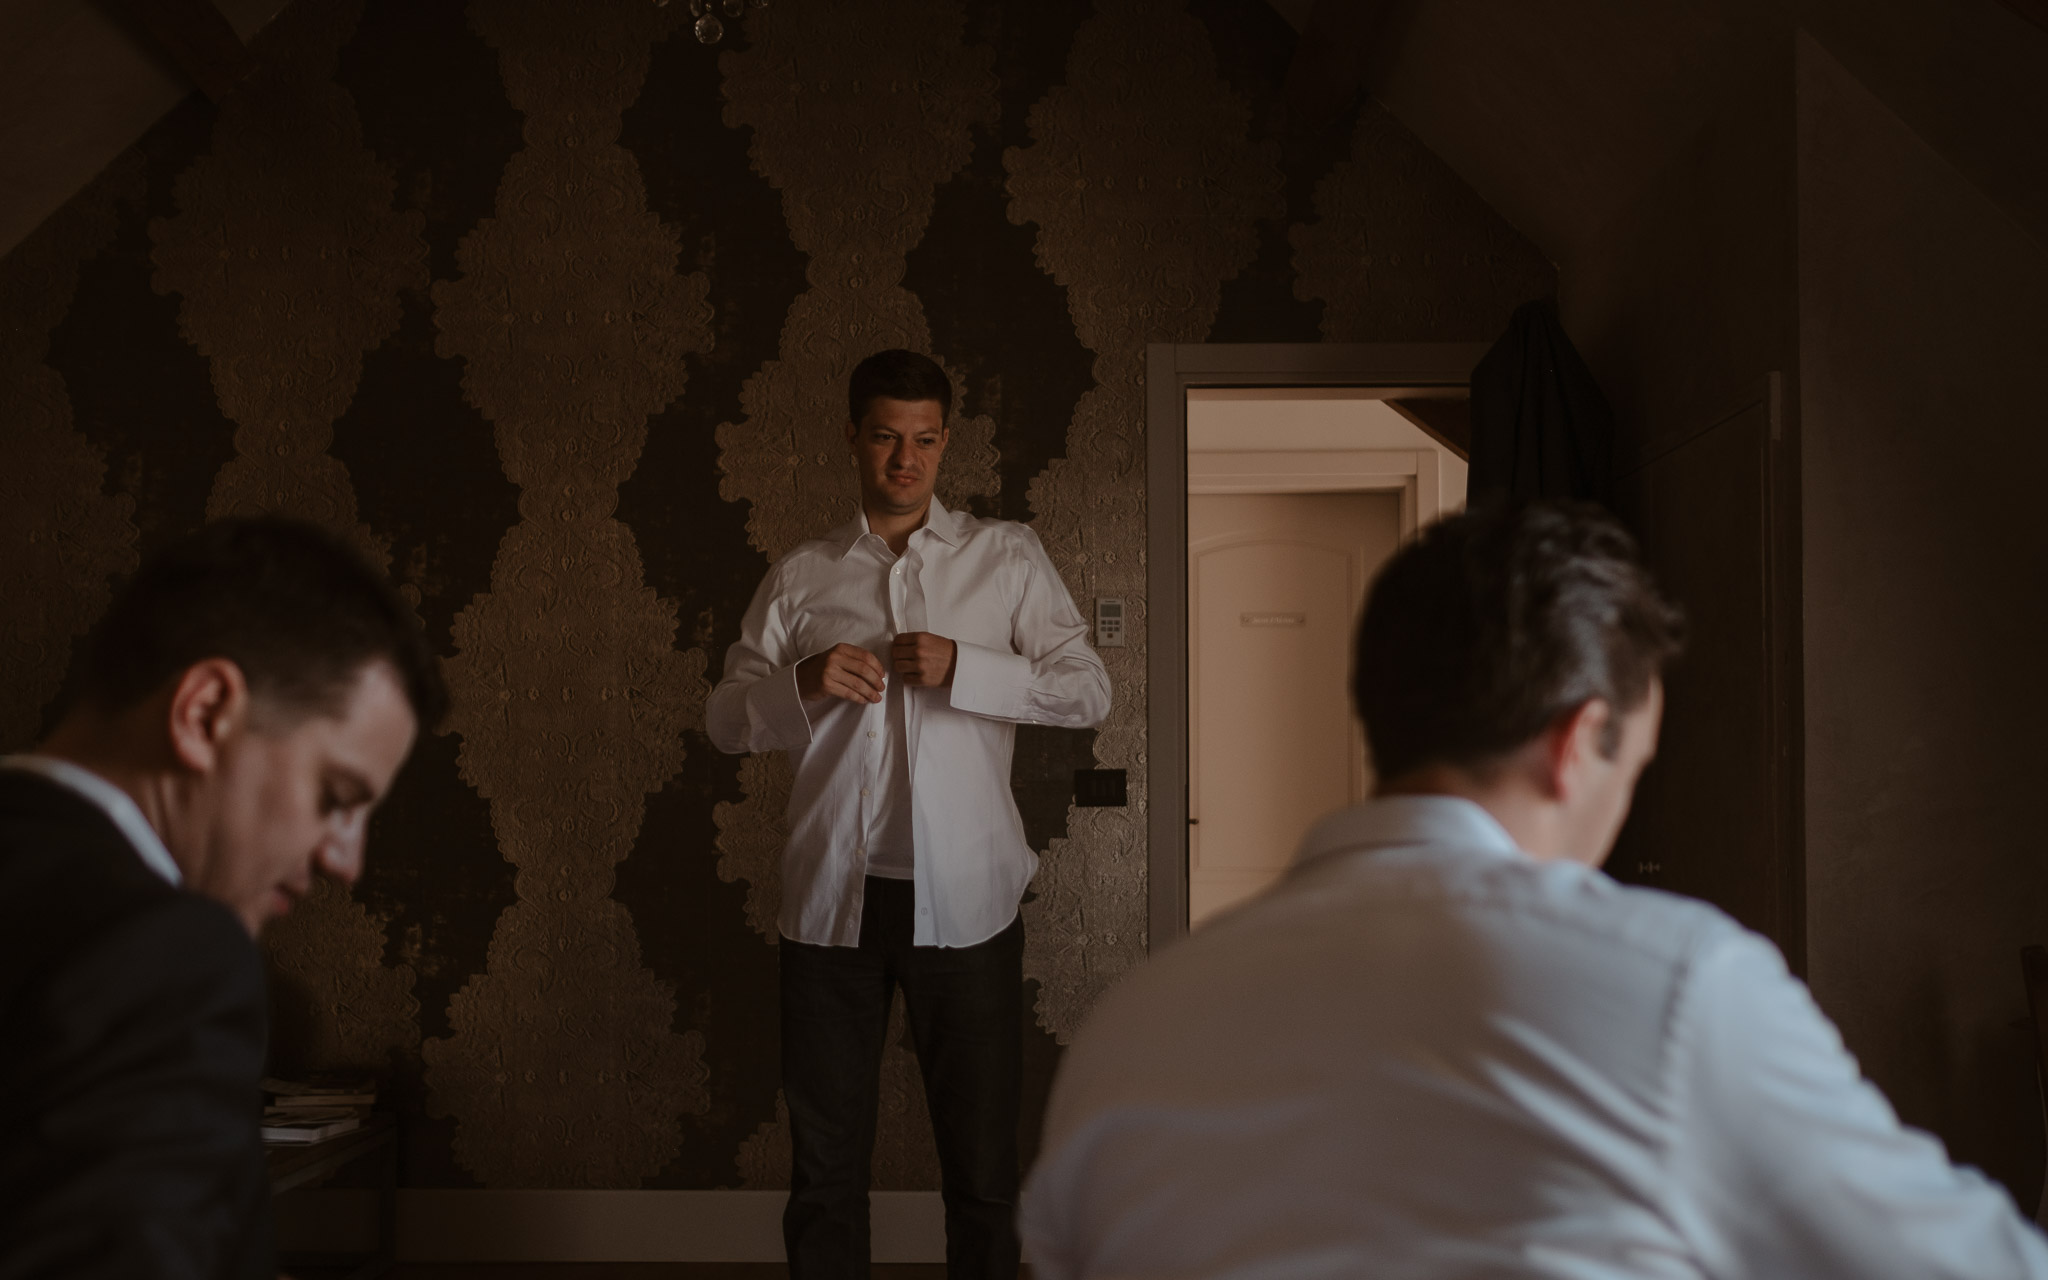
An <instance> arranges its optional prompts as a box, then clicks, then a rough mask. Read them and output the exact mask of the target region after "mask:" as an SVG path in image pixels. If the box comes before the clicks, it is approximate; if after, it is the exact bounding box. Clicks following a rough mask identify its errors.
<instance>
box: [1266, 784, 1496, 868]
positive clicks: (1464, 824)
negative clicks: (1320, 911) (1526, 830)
mask: <svg viewBox="0 0 2048 1280" xmlns="http://www.w3.org/2000/svg"><path fill="white" fill-rule="evenodd" d="M1397 845H1451V846H1455V847H1457V848H1460V849H1473V850H1478V851H1480V852H1484V853H1495V854H1502V855H1507V856H1514V857H1522V856H1526V855H1524V854H1523V853H1522V851H1521V849H1520V848H1519V847H1518V846H1517V845H1516V844H1515V838H1514V837H1513V836H1511V835H1509V834H1508V833H1507V828H1505V827H1503V826H1501V825H1500V822H1499V821H1498V820H1497V819H1495V818H1494V816H1493V815H1492V814H1490V813H1488V812H1487V811H1486V810H1485V809H1483V808H1481V807H1480V806H1479V805H1477V804H1474V803H1473V802H1472V801H1470V800H1466V799H1463V798H1461V797H1458V796H1381V797H1379V798H1378V799H1375V800H1368V801H1366V802H1365V803H1364V804H1359V805H1353V806H1352V807H1351V808H1349V809H1341V810H1339V811H1338V812H1336V813H1333V814H1331V815H1330V816H1329V817H1327V818H1324V819H1323V820H1322V821H1321V822H1318V823H1317V824H1316V825H1315V826H1314V827H1313V828H1311V829H1310V830H1309V833H1308V836H1307V838H1305V839H1304V840H1303V841H1302V842H1301V857H1300V859H1299V861H1301V862H1307V861H1309V860H1310V859H1312V858H1320V857H1322V856H1323V855H1324V854H1329V853H1343V852H1346V851H1348V850H1362V849H1384V848H1390V847H1394V846H1397Z"/></svg>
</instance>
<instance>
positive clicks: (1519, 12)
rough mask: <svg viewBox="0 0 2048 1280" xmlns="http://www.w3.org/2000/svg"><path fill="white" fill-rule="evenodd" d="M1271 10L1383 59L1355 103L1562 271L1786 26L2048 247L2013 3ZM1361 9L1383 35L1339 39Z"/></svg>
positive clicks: (2030, 82)
mask: <svg viewBox="0 0 2048 1280" xmlns="http://www.w3.org/2000/svg"><path fill="white" fill-rule="evenodd" d="M1275 7H1276V8H1277V9H1279V10H1280V11H1281V12H1282V13H1283V14H1284V15H1285V16H1287V17H1288V18H1289V20H1290V21H1293V22H1295V23H1296V25H1297V28H1298V29H1303V30H1308V31H1310V32H1311V35H1312V38H1313V36H1314V34H1315V32H1316V31H1317V29H1318V28H1320V29H1321V30H1323V31H1330V30H1342V29H1344V28H1345V27H1346V26H1347V25H1348V26H1350V27H1351V28H1354V29H1358V28H1363V29H1365V30H1367V31H1369V32H1370V33H1371V34H1370V38H1371V39H1374V40H1376V41H1378V42H1380V43H1381V46H1382V47H1378V48H1373V49H1370V50H1367V51H1364V52H1363V53H1362V54H1361V55H1360V57H1359V59H1358V65H1359V70H1360V74H1361V76H1362V79H1363V84H1362V86H1361V87H1362V88H1363V89H1364V90H1365V91H1367V92H1370V93H1372V94H1373V96H1375V97H1376V98H1378V99H1379V100H1380V102H1382V103H1383V104H1384V105H1385V106H1386V107H1387V108H1388V109H1389V110H1390V111H1391V112H1393V114H1394V115H1395V116H1397V117H1398V118H1399V119H1400V120H1401V121H1402V123H1403V124H1405V125H1407V126H1408V128H1409V129H1411V130H1412V131H1413V132H1414V133H1415V134H1416V136H1417V137H1419V138H1420V139H1421V140H1422V141H1423V142H1424V143H1425V144H1426V145H1428V146H1429V147H1430V149H1431V150H1433V151H1435V152H1436V153H1437V154H1438V155H1439V156H1441V157H1442V158H1443V159H1444V160H1445V161H1446V162H1447V163H1448V164H1449V165H1450V166H1451V167H1452V168H1453V169H1455V170H1456V171H1457V172H1458V174H1459V176H1461V177H1463V178H1464V179H1465V181H1466V182H1468V183H1469V184H1471V186H1472V187H1473V189H1474V190H1476V191H1478V192H1479V194H1480V195H1481V196H1483V197H1484V198H1485V199H1486V200H1487V201H1488V202H1489V203H1491V204H1492V205H1493V207H1494V208H1495V209H1496V210H1498V211H1499V212H1500V213H1501V214H1502V215H1503V216H1505V217H1506V218H1507V219H1508V220H1509V221H1510V222H1513V223H1514V224H1515V225H1516V226H1517V227H1518V228H1519V229H1520V230H1521V231H1522V232H1523V233H1524V234H1526V235H1527V236H1529V237H1530V238H1531V239H1532V240H1534V241H1535V242H1536V243H1537V244H1538V245H1539V246H1541V247H1542V248H1543V249H1544V250H1545V251H1546V252H1548V253H1549V254H1550V256H1551V257H1552V258H1553V259H1554V260H1555V261H1557V262H1559V263H1560V264H1564V265H1566V267H1567V270H1568V269H1569V265H1568V264H1569V263H1570V261H1571V260H1572V259H1573V257H1574V256H1576V254H1577V252H1578V250H1579V249H1580V248H1581V246H1584V245H1586V244H1588V243H1589V242H1590V241H1591V240H1592V239H1593V238H1594V237H1597V236H1599V235H1600V234H1601V233H1602V232H1603V230H1605V229H1606V228H1608V227H1609V226H1610V225H1611V223H1612V221H1613V219H1614V218H1615V217H1616V215H1617V214H1618V213H1620V212H1621V211H1622V210H1623V209H1625V208H1627V207H1628V205H1629V204H1630V202H1631V200H1632V199H1633V197H1634V196H1636V194H1637V193H1639V192H1640V191H1641V190H1642V189H1643V188H1644V186H1645V185H1646V184H1647V183H1648V182H1649V181H1650V180H1651V179H1652V178H1653V177H1654V176H1655V175H1656V173H1657V172H1658V170H1659V169H1660V168H1661V167H1662V166H1663V165H1664V164H1665V163H1666V162H1667V161H1669V160H1670V159H1671V157H1672V156H1673V155H1675V154H1676V153H1677V151H1678V150H1679V149H1680V148H1681V147H1683V146H1684V145H1685V144H1686V143H1687V142H1688V141H1689V140H1690V139H1691V138H1692V137H1693V136H1694V135H1695V134H1696V133H1697V132H1698V130H1699V129H1700V128H1701V127H1702V126H1703V125H1704V124H1705V122H1706V120H1707V119H1708V117H1709V115H1710V114H1711V113H1712V112H1713V111H1714V110H1715V108H1716V106H1717V104H1718V102H1719V100H1720V99H1721V97H1722V96H1723V95H1725V94H1727V93H1730V92H1742V91H1745V90H1744V89H1742V88H1741V86H1743V85H1745V84H1748V83H1751V82H1750V81H1749V80H1748V78H1747V77H1746V76H1745V75H1744V74H1743V71H1744V68H1745V67H1746V66H1748V65H1750V64H1751V63H1752V61H1753V60H1754V59H1756V58H1757V57H1759V56H1760V55H1761V54H1762V52H1763V51H1764V50H1765V49H1766V48H1767V47H1768V46H1770V45H1771V44H1772V42H1773V40H1774V39H1778V38H1780V37H1782V36H1784V35H1785V34H1786V33H1789V31H1790V29H1791V28H1792V26H1793V25H1794V24H1795V23H1796V24H1799V25H1803V26H1805V27H1806V28H1807V29H1808V30H1809V31H1810V32H1811V33H1812V34H1813V35H1814V36H1815V37H1816V38H1818V39H1820V40H1821V41H1822V42H1823V43H1825V44H1827V45H1828V46H1829V47H1830V48H1831V49H1832V50H1833V51H1834V52H1835V53H1836V54H1837V56H1839V57H1840V58H1841V59H1842V61H1843V63H1844V65H1846V66H1848V67H1849V68H1850V69H1851V70H1852V71H1853V72H1854V73H1855V74H1856V75H1857V76H1859V77H1860V78H1861V79H1863V80H1864V82H1865V84H1866V85H1867V86H1868V87H1869V88H1870V89H1871V90H1872V91H1873V92H1875V93H1877V94H1878V95H1879V96H1880V97H1881V98H1883V99H1884V100H1885V101H1886V102H1887V104H1888V105H1889V106H1891V108H1892V109H1893V110H1894V111H1896V112H1897V113H1898V114H1899V116H1900V117H1901V118H1902V119H1904V120H1905V121H1906V122H1907V123H1908V124H1909V125H1911V126H1912V127H1913V128H1914V129H1915V130H1916V131H1918V132H1919V133H1920V134H1921V135H1922V136H1923V137H1925V138H1926V139H1927V140H1928V141H1929V142H1930V143H1932V144H1933V145H1934V146H1935V147H1936V148H1937V149H1938V150H1940V151H1941V152H1942V153H1943V154H1944V155H1945V156H1947V157H1948V159H1949V160H1950V161H1951V163H1953V164H1955V165H1956V167H1957V168H1958V169H1960V170H1961V171H1962V172H1963V173H1965V174H1966V175H1968V176H1969V177H1970V178H1971V179H1972V181H1974V182H1975V183H1976V184H1977V185H1978V186H1979V187H1980V188H1981V189H1983V190H1984V191H1985V192H1986V194H1988V195H1990V196H1991V197H1992V198H1993V199H1995V200H1997V201H1998V202H1999V203H2000V204H2001V205H2003V206H2004V207H2005V208H2006V209H2007V210H2008V211H2009V212H2010V213H2012V215H2013V216H2014V217H2015V218H2016V219H2018V220H2019V221H2021V222H2022V224H2023V225H2026V226H2027V227H2028V228H2029V229H2030V230H2032V232H2033V233H2034V234H2035V235H2036V236H2037V237H2039V238H2043V239H2048V163H2044V162H2043V159H2042V157H2044V156H2048V92H2044V90H2043V86H2044V85H2048V29H2044V28H2043V27H2042V26H2040V25H2038V24H2037V23H2036V22H2035V21H2032V20H2030V19H2029V18H2027V17H2025V16H2023V14H2024V13H2025V12H2026V10H2025V7H2024V6H2023V5H2019V4H2018V3H2017V0H2014V3H2007V2H2005V0H1797V2H1796V3H1792V2H1787V0H1530V2H1527V3H1503V2H1502V0H1320V2H1319V3H1316V4H1314V5H1313V6H1304V5H1303V4H1301V3H1299V2H1298V0H1288V2H1285V3H1275ZM1305 7H1306V8H1309V9H1310V12H1309V13H1308V14H1304V13H1303V12H1302V11H1303V9H1304V8H1305ZM1363 7H1377V8H1379V9H1383V10H1386V11H1387V12H1388V14H1389V19H1388V20H1387V21H1384V22H1380V23H1359V22H1357V21H1356V20H1355V19H1353V20H1351V21H1349V22H1348V24H1347V22H1346V18H1345V15H1346V14H1347V13H1350V14H1355V13H1356V12H1358V11H1359V10H1360V9H1361V8H1363ZM1780 43H1782V40H1780Z"/></svg>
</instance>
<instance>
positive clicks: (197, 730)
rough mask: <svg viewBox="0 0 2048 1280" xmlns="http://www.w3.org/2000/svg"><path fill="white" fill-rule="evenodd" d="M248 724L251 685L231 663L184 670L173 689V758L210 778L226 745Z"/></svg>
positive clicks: (210, 661)
mask: <svg viewBox="0 0 2048 1280" xmlns="http://www.w3.org/2000/svg"><path fill="white" fill-rule="evenodd" d="M248 719H249V682H248V681H247V680H246V679H245V678H244V677H243V675H242V669H241V668H240V667H239V666H236V665H235V664H234V663H233V662H230V661H228V660H227V659H226V658H207V659H205V660H204V661H200V662H195V663H193V664H192V665H191V666H189V667H187V668H185V670H184V673H183V674H182V675H180V676H179V677H178V683H177V684H176V685H174V686H172V688H171V705H170V714H169V721H170V722H169V725H168V728H169V730H170V737H171V753H172V754H173V755H175V756H176V757H177V758H178V763H180V764H182V765H184V766H185V767H186V768H187V769H189V770H191V771H192V772H194V773H211V772H212V771H213V770H214V768H215V767H216V766H218V765H219V763H220V748H221V744H222V743H223V742H224V741H226V740H227V739H228V738H229V737H230V736H232V735H233V734H234V733H235V732H236V731H238V730H239V729H241V728H242V727H243V725H245V724H246V723H247V721H248Z"/></svg>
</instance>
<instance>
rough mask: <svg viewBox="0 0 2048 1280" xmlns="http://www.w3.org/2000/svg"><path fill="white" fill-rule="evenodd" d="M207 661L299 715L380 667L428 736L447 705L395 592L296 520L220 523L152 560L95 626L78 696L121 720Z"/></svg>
mask: <svg viewBox="0 0 2048 1280" xmlns="http://www.w3.org/2000/svg"><path fill="white" fill-rule="evenodd" d="M208 658H226V659H228V660H229V661H231V662H233V663H234V664H235V665H236V666H238V667H240V668H241V669H242V675H243V677H244V678H245V679H246V680H247V681H248V682H249V688H250V691H251V692H252V693H254V694H257V695H259V696H263V697H267V698H271V699H274V700H277V701H280V702H283V703H285V704H287V705H288V706H290V707H292V708H293V709H295V710H306V711H311V710H322V711H333V710H336V709H338V703H339V699H340V697H341V696H342V695H343V693H344V691H345V690H346V689H348V688H349V687H350V686H351V685H353V683H354V682H355V680H356V678H357V677H358V676H359V675H360V674H361V673H362V670H363V668H364V667H365V666H367V665H369V664H370V663H372V662H376V661H378V660H382V661H385V662H388V663H390V664H391V667H392V669H393V671H394V672H395V673H396V674H397V676H398V678H399V682H400V684H401V685H402V686H403V687H404V689H405V695H406V699H407V700H408V701H409V702H410V703H411V704H412V710H413V714H414V715H415V716H416V717H418V719H419V722H420V726H421V728H422V729H432V728H433V727H434V726H435V725H436V724H438V723H439V721H440V719H441V716H442V714H443V713H444V712H445V711H446V710H447V706H448V690H447V686H446V685H445V684H443V683H442V680H441V672H440V668H439V664H438V663H437V662H436V661H435V658H434V655H433V652H432V651H431V650H430V649H428V647H427V644H426V640H425V638H424V637H423V636H422V635H421V634H420V628H419V625H418V624H417V623H416V622H415V621H414V620H413V616H412V611H411V610H410V609H409V608H407V606H406V604H405V602H404V601H403V600H401V599H400V598H399V596H398V594H397V592H395V591H393V590H392V588H391V584H390V583H389V582H387V581H386V580H385V579H384V577H383V575H382V574H379V573H378V572H377V571H376V570H374V569H372V568H371V567H370V566H369V565H368V564H367V563H366V562H365V561H364V560H363V558H362V556H360V555H359V554H357V553H356V551H355V550H354V549H352V548H351V547H349V546H348V545H347V544H346V543H344V542H343V541H342V540H341V539H340V538H337V537H335V536H334V535H333V534H331V533H329V532H327V531H326V530H325V529H322V528H320V527H319V526H317V525H312V524H308V523H306V522H305V521H302V520H286V519H279V518H274V517H259V518H254V519H243V518H236V519H228V520H216V521H214V522H212V523H211V524H208V525H205V526H204V527H202V528H200V529H199V530H197V531H196V532H193V533H189V534H186V535H185V536H184V537H182V538H179V539H178V540H177V541H176V542H173V543H171V544H170V545H169V546H167V547H165V548H163V549H162V550H161V551H159V552H157V553H156V554H155V555H153V556H151V557H150V558H149V559H148V561H147V562H145V563H144V564H143V566H142V568H141V570H140V571H138V572H137V573H136V575H135V576H134V577H133V578H131V579H130V580H129V581H128V583H127V584H126V585H125V586H124V587H122V588H121V590H120V591H119V592H118V593H117V594H116V596H115V598H114V603H113V605H112V607H111V608H109V609H108V610H107V613H106V616H105V617H104V618H102V619H101V620H100V623H99V625H98V627H97V628H96V629H95V630H94V632H93V636H92V639H91V641H90V642H89V644H88V645H87V648H86V654H85V668H84V674H83V677H82V678H81V680H80V682H79V685H78V688H77V696H78V699H79V700H80V701H81V702H83V703H84V704H86V705H88V706H92V707H96V708H98V709H100V710H104V711H123V710H126V709H128V708H129V707H132V706H134V705H136V704H137V703H139V702H141V701H142V700H143V699H145V698H148V697H149V696H150V695H151V694H153V693H155V692H156V691H157V690H159V689H161V688H162V687H163V686H164V684H165V683H166V682H167V681H170V680H172V679H175V678H176V677H177V676H178V675H179V674H180V673H182V672H183V671H185V670H186V669H187V668H189V667H191V666H192V665H193V664H194V663H197V662H203V661H205V660H206V659H208Z"/></svg>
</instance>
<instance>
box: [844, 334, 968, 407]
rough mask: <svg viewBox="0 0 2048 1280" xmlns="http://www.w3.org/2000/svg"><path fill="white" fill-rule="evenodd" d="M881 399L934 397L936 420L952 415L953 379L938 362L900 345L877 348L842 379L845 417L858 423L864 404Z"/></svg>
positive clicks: (865, 405)
mask: <svg viewBox="0 0 2048 1280" xmlns="http://www.w3.org/2000/svg"><path fill="white" fill-rule="evenodd" d="M885 398H886V399H889V400H936V401H938V402H939V421H940V422H945V421H946V420H947V419H948V418H950V417H952V416H953V380H952V379H951V378H948V377H947V376H946V371H945V370H944V369H941V368H940V367H939V362H938V361H936V360H934V359H932V358H931V357H930V356H927V355H919V354H918V353H917V352H915V351H905V350H903V349H902V348H901V347H892V348H891V349H889V350H887V351H877V352H875V354H873V355H871V356H869V357H868V358H867V359H865V360H863V361H861V362H860V363H859V364H857V365H855V366H853V376H852V377H850V378H848V379H847V380H846V420H847V421H848V422H851V423H853V424H854V425H855V426H859V425H860V420H861V419H862V418H865V417H867V416H868V406H869V405H871V404H873V403H874V402H875V401H877V400H881V399H885Z"/></svg>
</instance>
